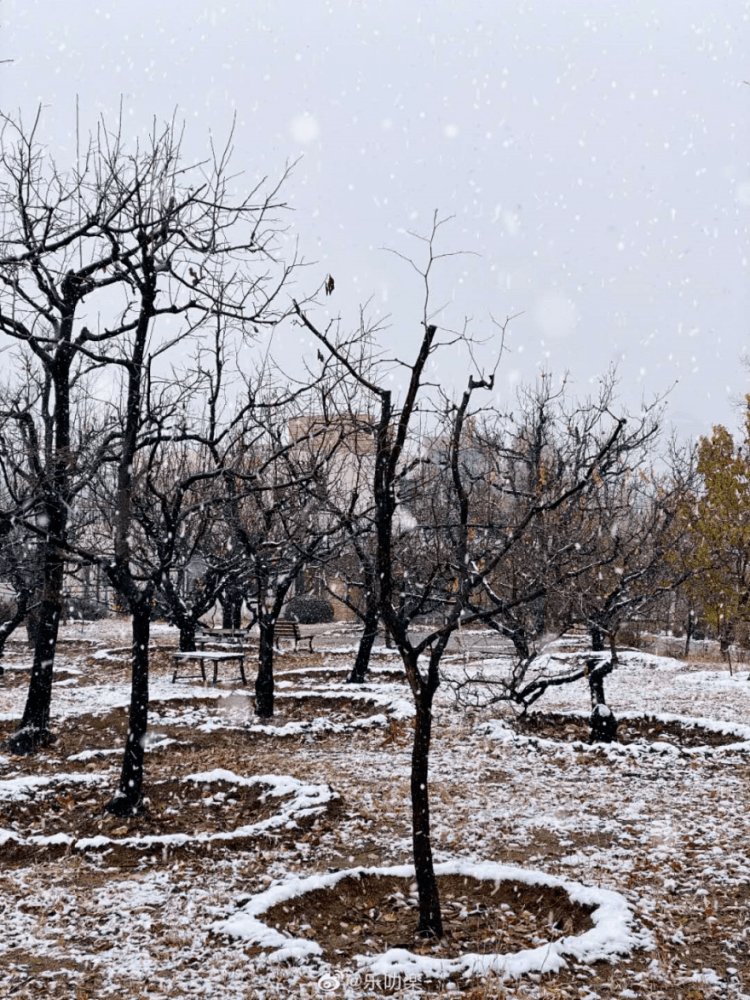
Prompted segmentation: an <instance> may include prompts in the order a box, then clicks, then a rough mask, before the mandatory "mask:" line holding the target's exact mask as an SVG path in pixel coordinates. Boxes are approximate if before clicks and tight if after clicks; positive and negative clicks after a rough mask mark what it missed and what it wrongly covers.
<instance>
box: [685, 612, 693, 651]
mask: <svg viewBox="0 0 750 1000" xmlns="http://www.w3.org/2000/svg"><path fill="white" fill-rule="evenodd" d="M694 631H695V614H694V612H693V610H692V608H691V609H690V611H688V617H687V626H686V628H685V656H690V640H691V639H692V638H693V632H694Z"/></svg>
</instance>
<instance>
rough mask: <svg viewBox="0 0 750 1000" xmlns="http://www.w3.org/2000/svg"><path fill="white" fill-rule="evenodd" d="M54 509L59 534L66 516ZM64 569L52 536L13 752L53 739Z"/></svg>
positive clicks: (23, 751) (31, 749)
mask: <svg viewBox="0 0 750 1000" xmlns="http://www.w3.org/2000/svg"><path fill="white" fill-rule="evenodd" d="M55 506H56V505H55ZM53 511H54V507H53ZM54 513H56V514H57V515H58V516H54V517H51V518H50V522H49V530H50V535H53V536H57V537H59V534H62V533H63V532H64V530H65V522H66V520H67V517H66V515H65V513H64V512H62V513H60V512H57V511H54ZM58 532H59V534H58ZM64 569H65V563H64V560H63V556H62V553H61V552H60V551H59V549H58V548H57V546H56V545H55V543H54V542H53V541H52V540H49V541H47V543H46V546H45V555H44V576H43V589H42V600H41V607H40V611H39V618H38V621H37V624H36V628H35V632H36V643H35V646H34V661H33V664H32V667H31V678H30V680H29V690H28V694H27V696H26V705H25V707H24V712H23V717H22V718H21V724H20V726H19V728H18V731H17V732H16V733H14V735H13V736H12V737H11V738H10V740H9V741H8V747H9V749H10V750H11V752H12V753H14V754H18V755H22V754H30V753H33V752H34V748H35V747H37V746H40V745H41V746H46V745H48V744H49V743H50V742H52V739H53V736H52V733H51V732H50V728H49V721H50V708H51V704H52V671H53V668H54V664H55V649H56V647H57V632H58V628H59V625H60V613H61V609H62V596H61V595H62V587H63V576H64Z"/></svg>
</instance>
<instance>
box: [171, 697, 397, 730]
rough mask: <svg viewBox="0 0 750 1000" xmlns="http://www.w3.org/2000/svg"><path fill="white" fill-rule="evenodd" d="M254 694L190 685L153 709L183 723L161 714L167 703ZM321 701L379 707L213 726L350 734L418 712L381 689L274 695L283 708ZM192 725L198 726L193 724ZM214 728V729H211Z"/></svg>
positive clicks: (211, 701)
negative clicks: (334, 715)
mask: <svg viewBox="0 0 750 1000" xmlns="http://www.w3.org/2000/svg"><path fill="white" fill-rule="evenodd" d="M253 697H254V695H253V694H251V693H249V692H244V691H232V692H220V691H216V692H213V691H212V692H206V691H204V690H203V689H201V688H188V689H187V690H182V691H179V692H175V693H174V695H173V696H172V697H161V698H158V699H153V700H152V701H151V708H152V711H153V719H154V722H155V724H156V725H163V724H170V725H179V724H180V720H179V718H177V719H172V718H169V719H167V718H163V717H162V716H161V715H159V714H158V713H159V709H160V708H162V707H163V706H167V707H168V706H169V705H170V703H174V702H179V703H185V705H186V706H189V705H190V703H191V702H193V703H199V702H204V703H206V704H219V703H220V702H222V701H224V700H227V701H230V700H235V701H236V700H237V699H238V698H246V699H248V702H249V701H251V700H252V698H253ZM316 699H317V700H318V701H321V702H322V703H323V704H325V703H326V702H330V703H331V704H334V703H335V702H344V703H345V704H347V705H351V704H352V703H358V704H360V705H362V706H364V707H369V706H372V708H374V709H379V711H378V712H377V714H375V715H366V716H362V717H359V718H352V719H351V720H347V721H344V722H333V721H332V720H330V719H329V718H327V717H326V716H324V715H321V716H318V717H316V718H313V719H306V720H303V721H299V722H297V721H294V720H290V721H288V722H284V723H283V724H281V725H277V724H275V723H274V722H272V721H270V720H269V721H268V722H260V721H259V722H255V723H253V724H251V725H241V726H237V725H235V726H228V725H225V724H222V725H221V726H213V725H212V724H211V725H212V728H222V729H226V728H234V729H237V730H238V731H239V732H245V733H255V734H257V735H262V736H275V737H282V738H283V737H294V736H302V735H307V734H312V735H317V734H321V735H322V734H326V735H329V734H334V735H335V734H337V733H350V732H353V731H354V730H357V729H376V728H382V727H385V726H387V725H388V724H389V722H391V721H395V722H400V721H402V720H404V719H410V718H412V717H413V715H414V703H413V702H412V701H411V700H410V699H407V698H404V697H401V696H399V695H395V696H394V695H390V694H384V693H382V692H378V691H357V690H351V688H350V686H348V687H347V688H346V689H343V690H336V689H333V690H330V689H329V690H325V689H323V690H319V691H318V690H313V691H304V692H300V691H285V692H281V693H277V694H276V695H275V696H274V702H275V704H276V707H277V708H281V707H284V706H288V705H294V704H295V703H298V704H300V705H302V706H304V704H305V703H306V702H308V703H309V702H311V701H314V700H316ZM191 725H194V724H193V723H191ZM194 728H195V729H196V731H197V732H201V731H206V730H205V729H203V728H202V726H201V725H194ZM209 731H210V730H209Z"/></svg>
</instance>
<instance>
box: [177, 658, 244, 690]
mask: <svg viewBox="0 0 750 1000" xmlns="http://www.w3.org/2000/svg"><path fill="white" fill-rule="evenodd" d="M206 660H208V662H209V663H213V665H214V679H213V683H214V684H216V682H217V680H218V676H219V664H220V663H229V662H231V661H232V660H236V661H237V664H238V666H239V668H240V678H241V680H242V683H243V684H247V678H246V677H245V654H244V652H242V650H240V651H239V652H238V653H213V652H206V650H205V649H199V650H196V651H195V652H194V653H172V664H173V666H174V674H173V675H172V683H173V684H174V683H175V681H176V680H177V673H178V671H179V669H180V664H181V663H191V662H192V663H194V662H196V661H197V662H198V663H199V664H200V668H201V677H202V678H203V681H204V683H205V680H206ZM183 676H185V675H184V674H183Z"/></svg>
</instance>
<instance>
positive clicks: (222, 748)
mask: <svg viewBox="0 0 750 1000" xmlns="http://www.w3.org/2000/svg"><path fill="white" fill-rule="evenodd" d="M64 638H65V639H66V640H69V641H66V642H64V643H62V644H61V647H60V653H59V656H58V661H57V670H58V671H59V682H58V683H56V685H55V687H54V700H53V713H54V719H55V727H56V729H57V731H58V732H59V733H60V739H59V740H58V741H57V743H55V744H54V745H53V746H52V747H50V748H49V749H48V750H45V751H42V752H40V753H38V754H37V755H36V756H35V757H34V758H29V759H17V758H11V757H9V756H8V755H7V753H5V754H4V755H1V754H0V810H2V809H5V810H6V812H5V813H3V815H4V816H5V817H6V821H0V826H3V829H2V830H0V844H1V845H2V846H0V851H2V852H3V854H4V856H5V858H6V864H5V865H4V870H3V872H2V874H1V875H0V917H1V918H2V923H3V934H2V935H1V936H0V968H2V970H3V972H2V976H4V977H5V979H6V982H7V984H8V985H7V995H9V996H13V997H14V998H15V997H19V998H22V997H41V996H50V997H53V998H58V997H59V998H63V997H65V998H68V997H71V998H72V997H78V996H81V997H84V996H87V997H96V998H99V997H118V998H119V997H127V998H130V997H139V998H140V997H144V998H145V997H154V998H159V997H163V998H174V997H179V998H183V997H192V996H205V997H212V998H213V997H222V998H227V1000H234V998H237V1000H239V998H248V997H251V998H256V997H257V998H258V1000H265V998H267V1000H272V998H273V1000H275V998H277V997H278V998H281V997H290V996H294V997H297V996H300V997H304V996H309V997H314V996H322V995H330V996H341V997H344V996H348V997H350V998H360V997H374V996H385V995H396V996H399V997H406V998H413V997H418V996H424V997H427V996H434V995H436V992H437V990H438V989H441V990H445V991H446V992H456V993H457V995H462V996H466V997H471V998H476V1000H479V998H480V997H481V998H488V997H492V996H498V997H506V998H511V997H529V998H538V1000H542V998H552V997H556V998H562V997H570V998H573V997H575V998H581V997H585V998H590V1000H594V998H596V997H600V998H602V1000H604V998H610V997H628V998H630V997H642V998H644V1000H645V998H656V997H669V998H677V997H682V998H684V1000H708V998H711V1000H713V998H719V997H721V998H733V1000H740V998H743V997H747V996H749V995H750V957H749V956H750V950H749V949H750V930H749V929H748V928H749V927H750V837H749V836H748V835H749V834H750V829H749V827H750V822H749V821H748V804H749V803H750V797H749V796H748V785H749V781H748V779H749V777H750V753H748V752H747V749H748V746H747V744H748V741H749V740H750V729H748V726H750V682H748V669H747V667H746V666H743V665H740V669H739V673H738V674H737V675H735V676H734V677H730V676H729V674H728V672H727V671H726V670H725V669H723V668H721V667H719V666H718V665H716V664H713V665H712V664H710V663H703V664H701V663H691V664H686V663H682V662H679V661H677V660H672V659H668V658H664V657H657V656H651V655H648V654H642V653H627V654H623V655H622V662H621V664H620V666H619V667H618V669H617V671H616V672H615V673H614V674H613V675H612V676H611V677H610V678H608V680H607V696H608V701H609V703H610V705H611V706H612V708H613V710H614V711H615V713H616V714H618V715H620V716H627V715H643V714H648V715H650V716H654V717H656V718H664V719H669V718H671V719H673V720H674V718H675V717H677V718H679V719H686V720H698V721H701V724H702V725H703V726H704V727H705V729H706V732H707V733H718V732H725V733H727V734H728V735H729V736H730V737H731V741H730V743H729V744H728V745H724V746H718V747H717V746H711V747H710V748H709V749H707V750H705V751H703V750H701V749H700V748H698V749H697V750H696V749H695V747H691V748H689V749H685V748H676V747H674V746H672V745H671V744H669V742H668V741H665V740H655V741H653V742H652V743H651V744H646V745H643V746H638V745H634V744H630V745H629V746H628V747H620V746H615V747H614V748H608V749H601V748H591V747H587V746H585V745H584V744H581V743H574V742H571V741H565V740H560V741H556V740H554V739H549V738H544V739H537V738H530V737H529V736H527V735H524V734H523V733H521V732H519V731H518V727H517V726H515V725H514V720H513V717H512V714H511V713H509V712H508V711H507V710H504V709H502V708H497V709H494V710H471V711H466V710H464V709H461V708H459V707H458V706H457V705H456V703H455V700H454V698H453V695H452V693H451V691H450V688H449V686H448V685H444V686H443V687H442V688H441V690H440V692H439V696H438V708H437V712H436V717H435V724H434V730H433V732H434V741H433V752H432V758H431V779H430V780H431V801H432V823H433V835H434V848H435V855H436V861H437V862H438V863H439V864H440V865H442V866H444V868H443V870H444V871H446V872H448V871H459V870H460V871H474V872H479V873H481V872H484V873H485V875H484V876H481V877H487V878H496V879H498V880H499V879H501V878H506V877H511V876H509V875H501V874H500V873H501V868H500V867H499V866H505V868H503V869H502V871H506V872H507V871H514V870H517V869H521V870H522V871H520V872H517V874H518V877H519V878H520V879H521V880H523V879H525V880H526V881H529V880H531V881H532V882H533V881H534V880H535V879H536V880H538V881H539V883H540V884H542V883H544V884H553V883H554V884H559V885H562V886H570V887H571V889H570V892H571V893H572V894H573V895H575V894H576V893H578V894H579V895H580V894H581V893H583V894H584V895H585V893H587V892H588V893H589V896H590V900H591V902H592V905H593V904H594V903H595V901H596V900H597V899H598V900H599V901H600V902H601V901H604V902H603V903H602V905H604V903H606V905H607V906H609V910H607V909H606V907H605V909H603V910H602V914H608V916H607V917H606V920H605V919H604V917H603V916H601V919H599V922H598V923H596V921H595V927H596V928H598V930H599V931H600V932H601V933H600V938H601V936H602V934H604V937H607V935H609V938H607V939H608V940H610V944H611V945H612V946H611V947H609V951H606V949H605V950H604V951H602V950H601V949H602V947H604V946H603V945H602V942H601V940H599V939H597V940H598V941H599V943H598V944H597V947H599V948H600V951H599V952H596V951H595V950H591V949H588V950H587V945H586V942H585V941H584V943H583V944H580V942H579V943H578V944H576V941H577V940H578V938H577V937H576V936H575V935H572V936H569V937H566V938H563V939H561V941H562V942H563V943H559V942H555V943H554V944H552V943H550V944H549V945H546V946H542V945H539V944H538V945H536V946H535V947H536V948H537V949H539V948H544V947H546V949H547V950H546V959H545V960H544V961H542V960H541V959H540V958H539V955H541V954H542V952H537V958H536V959H532V958H524V957H523V955H522V954H521V953H512V954H509V955H505V956H504V957H503V958H502V960H498V958H497V956H496V955H493V954H492V953H487V952H485V953H484V954H483V955H482V956H481V962H479V963H478V961H477V956H476V955H474V956H473V957H472V956H471V955H469V953H467V956H466V957H464V958H461V957H454V958H452V959H449V958H446V957H444V956H443V955H441V954H440V953H439V950H438V951H436V952H435V953H434V954H431V955H430V956H427V957H426V958H425V957H424V956H423V957H422V958H415V957H414V954H413V953H412V952H409V951H408V950H407V951H406V952H404V954H400V955H395V956H394V955H393V954H391V953H389V955H388V956H385V957H384V956H382V955H378V954H373V953H372V952H371V950H370V951H369V952H368V949H367V948H365V947H364V946H363V954H362V956H361V961H357V962H349V960H348V959H347V960H346V961H343V960H342V961H340V962H337V961H336V959H335V956H334V957H331V956H330V955H329V956H323V957H321V955H320V950H321V949H320V947H316V944H317V942H315V941H314V940H313V939H311V938H310V937H309V934H308V936H307V937H305V941H306V944H305V946H304V947H302V948H300V947H295V946H294V944H293V942H294V941H295V940H299V938H298V937H295V935H294V934H292V933H291V932H289V933H287V932H285V930H284V928H283V927H274V928H271V929H270V930H269V935H268V938H267V940H266V939H264V938H263V936H262V934H261V937H260V938H258V925H259V923H260V921H261V917H260V916H259V915H261V914H262V913H263V912H264V908H265V907H266V904H268V905H270V903H269V900H276V901H278V900H280V899H290V898H293V897H295V896H299V895H301V894H302V895H304V893H305V892H307V891H309V890H310V887H311V886H314V887H317V888H320V887H321V886H323V887H324V888H326V891H329V892H335V885H336V883H337V881H338V880H340V879H341V878H342V877H343V876H342V875H341V872H342V871H344V870H349V869H352V868H356V867H357V866H361V867H364V868H365V869H377V870H382V869H390V870H391V872H393V870H394V868H395V870H396V871H403V872H406V875H405V877H407V876H408V870H407V869H404V868H403V867H402V868H398V866H405V865H408V864H409V862H410V853H411V837H410V826H409V822H410V818H409V808H408V794H409V762H410V753H411V739H410V737H411V729H410V698H409V692H408V688H407V687H406V685H405V683H404V682H403V681H397V680H393V679H392V676H393V675H392V674H391V673H389V672H382V671H380V672H377V671H376V672H374V673H373V675H372V677H371V678H370V682H369V683H368V684H367V685H365V686H364V687H363V688H362V689H360V688H357V689H355V690H354V691H353V690H352V688H351V686H350V685H347V684H345V683H344V676H345V671H344V668H345V667H346V666H348V665H350V664H351V662H352V659H353V653H352V651H351V649H352V647H351V637H347V638H346V645H344V643H343V642H342V644H341V646H339V647H338V648H337V644H336V642H335V641H334V640H333V639H332V640H331V642H330V645H329V644H328V642H326V645H325V648H326V650H328V651H327V652H324V653H323V654H316V655H313V656H309V655H305V654H301V655H293V654H284V655H282V656H280V657H279V658H278V660H277V670H278V674H277V680H278V688H277V689H278V693H279V699H278V708H279V715H278V717H277V718H275V719H274V720H273V721H272V723H270V724H267V725H258V724H257V722H256V720H255V719H254V717H253V716H252V714H251V708H252V705H251V701H250V699H249V698H248V690H247V689H241V690H239V691H236V692H233V691H231V690H230V689H229V687H228V686H227V685H220V688H219V690H213V689H211V688H204V687H203V686H202V685H193V684H188V683H178V684H172V683H171V675H170V671H169V662H168V657H167V654H166V653H164V652H162V653H158V652H157V653H156V654H155V656H154V677H153V679H152V684H151V697H152V705H153V713H152V718H153V730H152V738H151V741H150V743H149V753H148V754H147V758H146V767H147V782H148V790H147V791H148V794H149V795H150V797H151V798H152V808H151V816H150V817H149V819H148V821H147V822H146V821H144V824H145V825H144V824H142V826H141V827H139V828H137V829H136V828H135V827H133V826H132V825H128V824H125V825H124V826H122V825H121V826H118V825H117V824H122V821H120V820H115V821H114V822H109V821H108V820H107V819H103V818H102V817H101V815H100V810H101V806H102V804H103V803H104V802H105V801H106V800H107V798H108V797H109V795H111V793H112V791H113V790H114V788H115V787H116V782H117V777H118V770H119V768H118V764H119V750H120V747H121V745H122V737H123V735H124V726H125V721H126V713H125V710H124V709H125V706H127V703H128V693H129V684H128V671H127V641H128V637H127V626H126V625H125V624H124V623H121V622H105V623H99V624H96V625H88V626H84V627H80V626H69V627H68V628H67V630H64ZM153 641H154V644H155V646H156V647H162V648H167V647H169V646H170V644H173V643H174V641H175V636H174V633H173V632H172V631H171V630H169V629H166V628H163V627H160V628H157V629H155V632H154V635H153ZM493 642H494V643H495V646H494V647H493V655H494V656H495V660H494V661H492V662H494V664H495V669H497V670H498V671H501V670H503V669H504V666H505V665H506V661H504V659H503V657H502V655H501V654H500V651H499V650H498V649H497V648H496V645H497V644H496V640H494V639H493ZM321 644H322V643H321ZM317 645H318V642H317V641H316V646H317ZM479 649H481V637H471V642H470V643H468V642H467V643H465V644H464V645H463V646H461V647H458V648H457V649H454V650H452V653H453V656H452V658H451V659H450V661H449V665H448V672H449V673H452V674H454V675H457V674H458V673H460V672H462V671H463V670H464V668H465V667H467V666H468V667H469V668H470V667H471V663H472V659H471V658H472V657H473V656H475V655H477V652H478V650H479ZM375 662H376V663H377V666H378V667H379V668H388V667H398V663H397V662H396V660H395V659H394V658H392V654H389V653H388V652H387V651H386V650H379V655H378V657H377V660H376V661H375ZM4 665H5V667H6V674H5V676H4V677H3V678H2V679H0V720H2V721H0V727H2V728H3V731H4V732H5V733H8V732H10V731H11V722H12V720H14V719H17V718H18V717H19V715H20V712H21V710H22V707H23V702H24V698H25V682H26V678H27V677H28V667H29V657H28V653H27V652H26V651H25V650H24V649H22V648H21V646H20V645H19V646H15V647H10V648H9V650H8V653H7V656H6V660H5V661H4ZM321 668H325V670H323V669H321ZM337 671H338V672H339V673H340V675H341V679H340V680H339V679H337ZM251 673H252V671H251ZM535 708H537V709H538V710H539V711H555V712H563V713H572V714H575V713H585V712H586V711H587V708H588V701H587V691H586V689H585V687H584V686H583V685H581V684H578V685H574V686H571V687H568V688H558V689H553V690H550V691H548V692H547V694H546V695H545V697H544V698H543V699H542V700H541V701H540V702H539V703H538V705H537V706H535ZM167 789H168V792H167ZM243 795H247V796H250V798H248V799H247V802H246V804H245V805H243V802H245V800H243ZM168 796H171V797H168ZM243 808H246V809H247V810H250V812H245V813H243V812H242V809H243ZM253 809H255V810H257V811H256V812H255V813H252V810H253ZM8 810H11V811H10V812H9V811H8ZM251 813H252V815H251ZM8 818H9V819H8ZM249 820H252V822H250V821H249ZM508 866H510V867H508ZM311 879H312V881H310V880H311ZM545 880H546V882H545ZM566 891H567V890H566ZM269 894H270V895H269ZM407 896H408V893H407ZM404 912H405V913H406V914H407V916H406V917H405V918H404V919H405V920H407V921H409V920H411V921H413V916H412V913H411V911H409V910H408V908H407V909H406V910H405V911H404ZM592 919H593V918H592ZM243 921H244V924H243ZM253 921H255V923H253ZM608 921H609V922H608ZM618 921H619V923H618ZM243 926H244V927H245V929H247V928H248V927H250V931H251V932H250V933H241V932H239V930H238V929H239V928H241V927H243ZM607 928H609V930H606V929H607ZM407 929H408V928H407ZM605 930H606V934H605V933H604V931H605ZM271 932H272V933H271ZM588 933H589V934H593V931H589V932H588ZM254 935H255V936H254ZM579 937H580V939H581V940H582V941H583V940H584V938H585V934H582V935H579ZM595 937H596V935H594V937H592V938H590V939H588V940H589V941H594V938H595ZM271 938H273V939H274V942H275V943H274V942H272V941H271ZM565 942H567V944H565ZM612 942H614V944H612ZM633 945H637V946H638V947H635V948H633V950H629V949H631V947H632V946H633ZM284 948H287V949H288V951H287V952H284V951H283V949H284ZM280 949H281V956H282V958H281V960H280V959H279V951H280ZM528 950H529V954H531V952H532V951H533V950H534V949H533V948H529V949H528ZM617 951H621V952H623V954H621V955H619V956H618V955H616V954H615V953H616V952H617ZM284 955H286V956H287V957H286V958H284ZM597 958H598V959H600V960H599V961H595V959H597ZM553 959H554V960H553ZM535 961H536V965H535V964H534V962H535ZM524 963H525V964H524ZM363 970H366V972H367V975H366V976H363V975H362V972H363ZM540 970H541V971H540ZM467 972H470V973H471V975H467ZM511 972H512V973H513V975H516V974H520V973H524V972H526V973H528V974H526V975H522V976H521V978H513V979H508V978H507V976H506V974H510V973H511ZM407 973H408V975H407ZM326 977H327V978H326ZM389 977H390V978H389ZM440 977H442V979H440ZM0 978H1V977H0ZM438 981H441V982H442V986H440V987H439V986H438V985H436V984H437V983H438ZM0 995H5V994H2V991H0Z"/></svg>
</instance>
